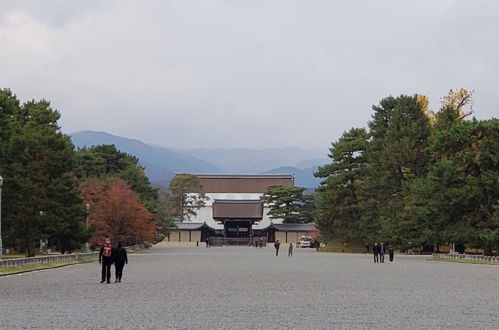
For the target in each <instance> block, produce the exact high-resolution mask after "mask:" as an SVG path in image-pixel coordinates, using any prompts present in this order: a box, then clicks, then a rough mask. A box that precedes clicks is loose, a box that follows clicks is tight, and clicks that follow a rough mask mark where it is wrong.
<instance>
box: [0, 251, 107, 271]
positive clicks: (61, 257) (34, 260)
mask: <svg viewBox="0 0 499 330" xmlns="http://www.w3.org/2000/svg"><path fill="white" fill-rule="evenodd" d="M98 256H99V252H90V253H74V254H58V255H50V256H42V257H31V258H17V259H4V260H0V268H6V267H22V266H30V265H38V264H46V263H51V262H59V261H74V260H83V259H89V258H92V257H98Z"/></svg>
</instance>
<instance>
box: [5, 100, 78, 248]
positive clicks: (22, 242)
mask: <svg viewBox="0 0 499 330" xmlns="http://www.w3.org/2000/svg"><path fill="white" fill-rule="evenodd" d="M0 95H1V97H0V99H1V100H2V101H1V102H2V104H1V105H0V107H2V109H4V107H5V109H8V111H9V116H10V117H9V118H8V121H7V123H5V121H4V122H3V123H2V125H3V126H2V131H3V130H4V129H5V130H6V131H8V132H9V133H10V134H9V136H8V137H2V143H1V144H2V158H1V159H0V164H1V170H2V172H3V174H2V175H3V176H4V178H5V186H4V194H3V201H4V203H3V211H4V212H3V215H4V216H3V218H2V219H3V222H4V228H5V229H4V230H5V233H6V235H5V236H6V239H7V245H11V246H18V247H24V248H25V249H26V251H27V255H28V256H33V255H34V254H35V250H34V247H35V246H34V241H35V240H39V239H48V240H49V245H52V246H55V247H57V248H58V249H59V250H61V251H62V252H65V251H71V250H73V249H75V248H78V247H79V246H80V244H81V243H82V242H84V241H85V240H86V239H87V238H88V233H87V232H86V231H85V229H84V227H83V220H84V218H85V215H86V211H85V208H84V206H83V203H82V200H81V199H80V197H79V194H78V191H77V190H76V189H75V188H76V187H75V185H76V183H75V180H74V177H73V174H72V171H73V166H74V151H73V145H72V144H71V142H70V140H69V138H68V137H67V136H65V135H64V134H62V133H61V132H60V127H59V126H58V124H57V121H58V120H59V118H60V114H59V113H58V112H57V111H55V110H53V109H52V108H51V107H50V104H49V102H47V101H45V100H42V101H38V102H35V101H30V102H27V103H25V104H23V105H19V102H18V101H17V99H16V97H15V96H14V95H12V93H10V92H9V91H0Z"/></svg>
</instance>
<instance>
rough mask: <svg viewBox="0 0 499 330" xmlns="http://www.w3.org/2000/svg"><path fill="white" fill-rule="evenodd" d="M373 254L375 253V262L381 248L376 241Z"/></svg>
mask: <svg viewBox="0 0 499 330" xmlns="http://www.w3.org/2000/svg"><path fill="white" fill-rule="evenodd" d="M373 255H374V263H377V262H378V260H379V259H378V255H379V249H378V243H377V242H376V243H374V245H373Z"/></svg>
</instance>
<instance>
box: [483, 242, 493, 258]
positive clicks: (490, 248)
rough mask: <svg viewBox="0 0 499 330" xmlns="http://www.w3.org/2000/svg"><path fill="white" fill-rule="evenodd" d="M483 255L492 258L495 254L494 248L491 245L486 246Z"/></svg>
mask: <svg viewBox="0 0 499 330" xmlns="http://www.w3.org/2000/svg"><path fill="white" fill-rule="evenodd" d="M483 254H485V255H486V256H491V255H492V254H493V253H492V247H491V246H490V245H485V246H484V247H483Z"/></svg>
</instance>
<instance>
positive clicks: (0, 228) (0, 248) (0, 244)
mask: <svg viewBox="0 0 499 330" xmlns="http://www.w3.org/2000/svg"><path fill="white" fill-rule="evenodd" d="M2 183H3V178H2V176H1V175H0V260H2V259H3V245H2Z"/></svg>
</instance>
